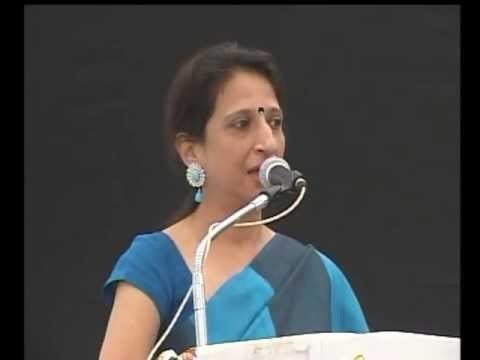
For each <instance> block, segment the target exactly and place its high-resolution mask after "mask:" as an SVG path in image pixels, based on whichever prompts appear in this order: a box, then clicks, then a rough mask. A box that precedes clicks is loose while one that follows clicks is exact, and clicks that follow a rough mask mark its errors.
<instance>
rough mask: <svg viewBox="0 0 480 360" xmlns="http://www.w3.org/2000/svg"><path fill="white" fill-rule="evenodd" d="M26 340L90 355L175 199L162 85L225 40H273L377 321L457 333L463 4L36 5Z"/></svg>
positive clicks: (354, 278) (307, 232)
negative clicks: (146, 238) (144, 240)
mask: <svg viewBox="0 0 480 360" xmlns="http://www.w3.org/2000/svg"><path fill="white" fill-rule="evenodd" d="M24 14H25V18H24V19H25V23H24V24H25V38H24V40H25V42H24V50H25V67H24V69H25V82H24V83H25V134H24V136H25V183H24V185H25V205H26V207H25V254H24V256H25V285H24V286H25V288H24V289H25V305H24V311H25V355H26V359H50V360H55V359H72V360H74V359H93V358H95V357H96V356H97V354H98V350H99V347H100V343H101V341H102V337H103V333H104V330H105V325H106V321H107V317H108V310H109V309H108V308H107V307H106V306H105V305H104V303H103V299H102V296H101V295H102V293H101V288H102V283H103V281H104V280H105V279H106V278H107V276H108V274H109V271H110V270H111V268H112V266H113V264H114V262H115V261H116V259H117V257H118V256H119V255H120V253H121V252H122V251H124V250H125V249H126V247H128V246H129V244H130V242H131V240H132V238H133V236H134V235H135V234H137V233H139V232H144V231H149V230H152V229H157V228H158V226H159V224H161V223H162V221H163V220H164V219H165V217H166V216H167V215H169V214H170V212H171V211H172V210H173V209H174V208H175V207H176V206H177V201H178V200H179V199H180V198H181V195H182V192H183V191H184V189H185V186H184V185H183V179H182V178H178V177H174V176H171V172H170V170H169V169H168V168H167V165H166V156H165V152H164V150H163V149H162V144H161V121H162V116H161V111H162V101H163V97H164V95H165V91H166V88H167V86H168V84H169V81H170V80H171V78H172V76H173V73H174V71H175V70H176V69H177V67H178V65H179V64H180V62H181V61H183V60H184V59H185V57H186V56H188V55H190V54H191V53H192V52H193V51H194V50H196V49H198V48H200V47H203V46H206V45H210V44H213V43H216V42H218V41H223V40H229V39H233V40H238V41H239V42H240V43H243V44H245V45H247V46H252V47H260V48H265V49H267V50H270V51H271V52H273V53H274V54H275V55H276V57H277V59H278V62H279V64H280V66H281V68H282V69H283V71H284V74H285V80H286V83H287V90H288V109H287V118H286V121H287V122H288V131H289V138H288V140H289V142H288V146H287V159H288V160H289V162H290V163H291V164H292V166H293V167H295V168H298V169H299V170H301V171H302V172H303V173H305V174H306V176H307V177H308V180H309V184H310V187H309V190H308V193H307V195H306V198H305V200H304V202H303V203H302V204H301V206H300V207H299V208H298V209H297V210H296V211H295V212H294V213H293V214H292V215H291V216H289V217H288V218H286V219H284V220H282V221H280V222H278V223H277V224H276V225H275V228H276V229H277V230H280V231H283V232H285V233H287V234H289V235H291V236H294V237H296V238H298V239H300V240H302V241H304V242H311V243H313V244H315V245H316V246H317V247H318V248H319V249H320V250H321V251H323V252H324V253H326V254H327V255H329V256H330V257H332V258H333V259H334V260H335V261H336V262H337V263H338V264H339V265H340V267H341V268H342V269H343V270H344V271H345V273H346V274H347V276H348V278H349V279H350V281H351V283H352V286H353V287H354V289H355V290H356V292H357V295H358V297H359V299H360V302H361V304H362V306H363V308H364V311H365V314H366V316H367V318H368V321H369V324H370V326H371V329H372V330H374V331H380V330H401V331H409V332H421V333H429V334H438V335H453V336H459V335H460V334H459V332H460V330H459V282H460V276H459V267H460V263H459V258H460V257H459V241H460V239H459V238H460V236H459V235H460V224H459V223H460V204H459V202H460V200H459V183H460V171H459V166H460V162H459V157H460V125H459V122H460V120H459V117H460V105H459V103H460V79H459V75H460V7H458V6H428V5H427V6H413V5H411V6H392V5H388V6H365V5H363V6H313V5H312V6H119V5H115V6H113V5H110V6H108V5H105V6H45V5H43V6H40V5H38V6H27V7H25V12H24Z"/></svg>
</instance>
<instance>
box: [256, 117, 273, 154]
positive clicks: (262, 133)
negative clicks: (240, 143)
mask: <svg viewBox="0 0 480 360" xmlns="http://www.w3.org/2000/svg"><path fill="white" fill-rule="evenodd" d="M258 120H259V121H257V124H258V126H257V131H256V137H255V151H256V152H260V153H264V154H265V156H266V157H270V156H272V155H275V154H276V153H277V151H278V146H279V144H278V140H277V138H276V137H275V134H274V132H273V129H272V127H271V126H270V124H268V122H267V121H266V119H265V116H260V118H259V119H258Z"/></svg>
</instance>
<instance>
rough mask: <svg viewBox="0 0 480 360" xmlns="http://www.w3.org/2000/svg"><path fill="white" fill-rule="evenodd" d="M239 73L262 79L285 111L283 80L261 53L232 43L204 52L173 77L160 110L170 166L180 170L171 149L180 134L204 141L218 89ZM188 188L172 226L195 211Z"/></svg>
mask: <svg viewBox="0 0 480 360" xmlns="http://www.w3.org/2000/svg"><path fill="white" fill-rule="evenodd" d="M239 70H243V71H251V72H255V73H258V74H260V75H262V76H264V77H265V78H266V79H267V80H268V81H269V82H270V84H271V85H272V87H273V90H274V92H275V96H276V97H277V100H278V102H279V104H280V106H281V107H282V109H284V111H285V103H284V102H285V101H284V94H285V89H284V87H283V80H282V79H281V75H280V72H279V69H278V66H277V64H276V63H275V61H274V59H273V56H272V55H271V54H270V53H269V52H266V51H264V50H259V49H249V48H246V47H243V46H241V45H239V44H238V43H236V42H225V43H221V44H218V45H214V46H211V47H208V48H204V49H202V50H200V51H199V52H197V53H196V54H194V55H193V56H192V57H191V58H190V59H189V60H187V61H186V62H185V63H184V64H183V65H182V66H181V67H180V68H179V70H178V71H177V73H176V74H175V76H174V78H173V81H172V83H171V84H170V87H169V89H168V93H167V96H166V98H165V106H164V129H163V134H164V137H165V139H164V143H165V145H166V147H167V153H168V158H169V162H170V165H172V166H173V167H174V169H178V168H180V169H181V168H184V164H183V163H182V161H181V159H180V157H179V156H178V153H177V151H176V148H175V138H176V135H177V134H178V133H180V132H184V133H186V134H187V135H188V136H190V137H191V138H192V139H195V140H197V141H200V142H202V141H204V139H205V128H206V125H207V121H208V119H209V118H210V117H211V116H212V114H213V112H214V108H215V101H216V99H217V95H218V93H219V90H220V88H221V87H222V85H224V84H225V83H226V82H227V81H228V80H229V79H230V78H231V77H232V75H233V74H234V73H235V72H236V71H239ZM193 191H194V189H193V188H191V190H190V192H189V194H188V195H187V197H186V199H185V201H184V203H183V204H182V206H181V208H180V209H179V210H177V211H176V212H175V213H174V214H173V215H172V216H171V217H170V218H169V219H168V220H167V225H168V224H173V223H175V222H177V221H179V220H181V219H183V218H185V217H186V216H188V215H189V214H191V213H192V212H193V211H194V210H195V208H196V207H197V205H198V204H197V203H196V202H195V201H194V200H193V196H194V194H193Z"/></svg>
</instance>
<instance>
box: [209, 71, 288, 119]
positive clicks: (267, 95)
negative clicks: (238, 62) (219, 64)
mask: <svg viewBox="0 0 480 360" xmlns="http://www.w3.org/2000/svg"><path fill="white" fill-rule="evenodd" d="M259 107H264V108H270V107H277V108H279V107H280V106H279V104H278V100H277V97H276V96H275V91H274V89H273V86H272V84H271V83H270V82H269V81H268V79H267V78H265V77H264V76H263V75H261V74H258V73H255V72H248V71H236V72H235V73H233V75H232V76H231V77H230V78H229V79H228V80H227V81H226V82H225V84H223V86H222V87H220V89H219V92H218V95H217V98H216V101H215V111H214V112H215V113H217V114H225V113H231V112H234V111H238V110H242V109H255V110H256V109H258V108H259Z"/></svg>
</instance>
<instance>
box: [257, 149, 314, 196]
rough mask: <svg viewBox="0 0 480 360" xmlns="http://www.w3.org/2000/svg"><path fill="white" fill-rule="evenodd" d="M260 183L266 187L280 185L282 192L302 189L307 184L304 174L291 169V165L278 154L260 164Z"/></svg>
mask: <svg viewBox="0 0 480 360" xmlns="http://www.w3.org/2000/svg"><path fill="white" fill-rule="evenodd" d="M258 176H259V177H260V183H261V184H262V186H263V187H264V188H266V189H268V188H271V187H273V186H279V187H280V192H283V191H288V190H300V189H301V188H302V187H305V186H306V185H307V181H306V180H305V178H304V177H303V175H302V174H301V173H300V172H299V171H297V170H293V171H292V170H291V169H290V165H288V163H287V162H286V161H285V159H282V158H280V157H278V156H272V157H269V158H268V159H266V160H265V161H264V162H263V163H262V165H261V166H260V170H259V174H258Z"/></svg>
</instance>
